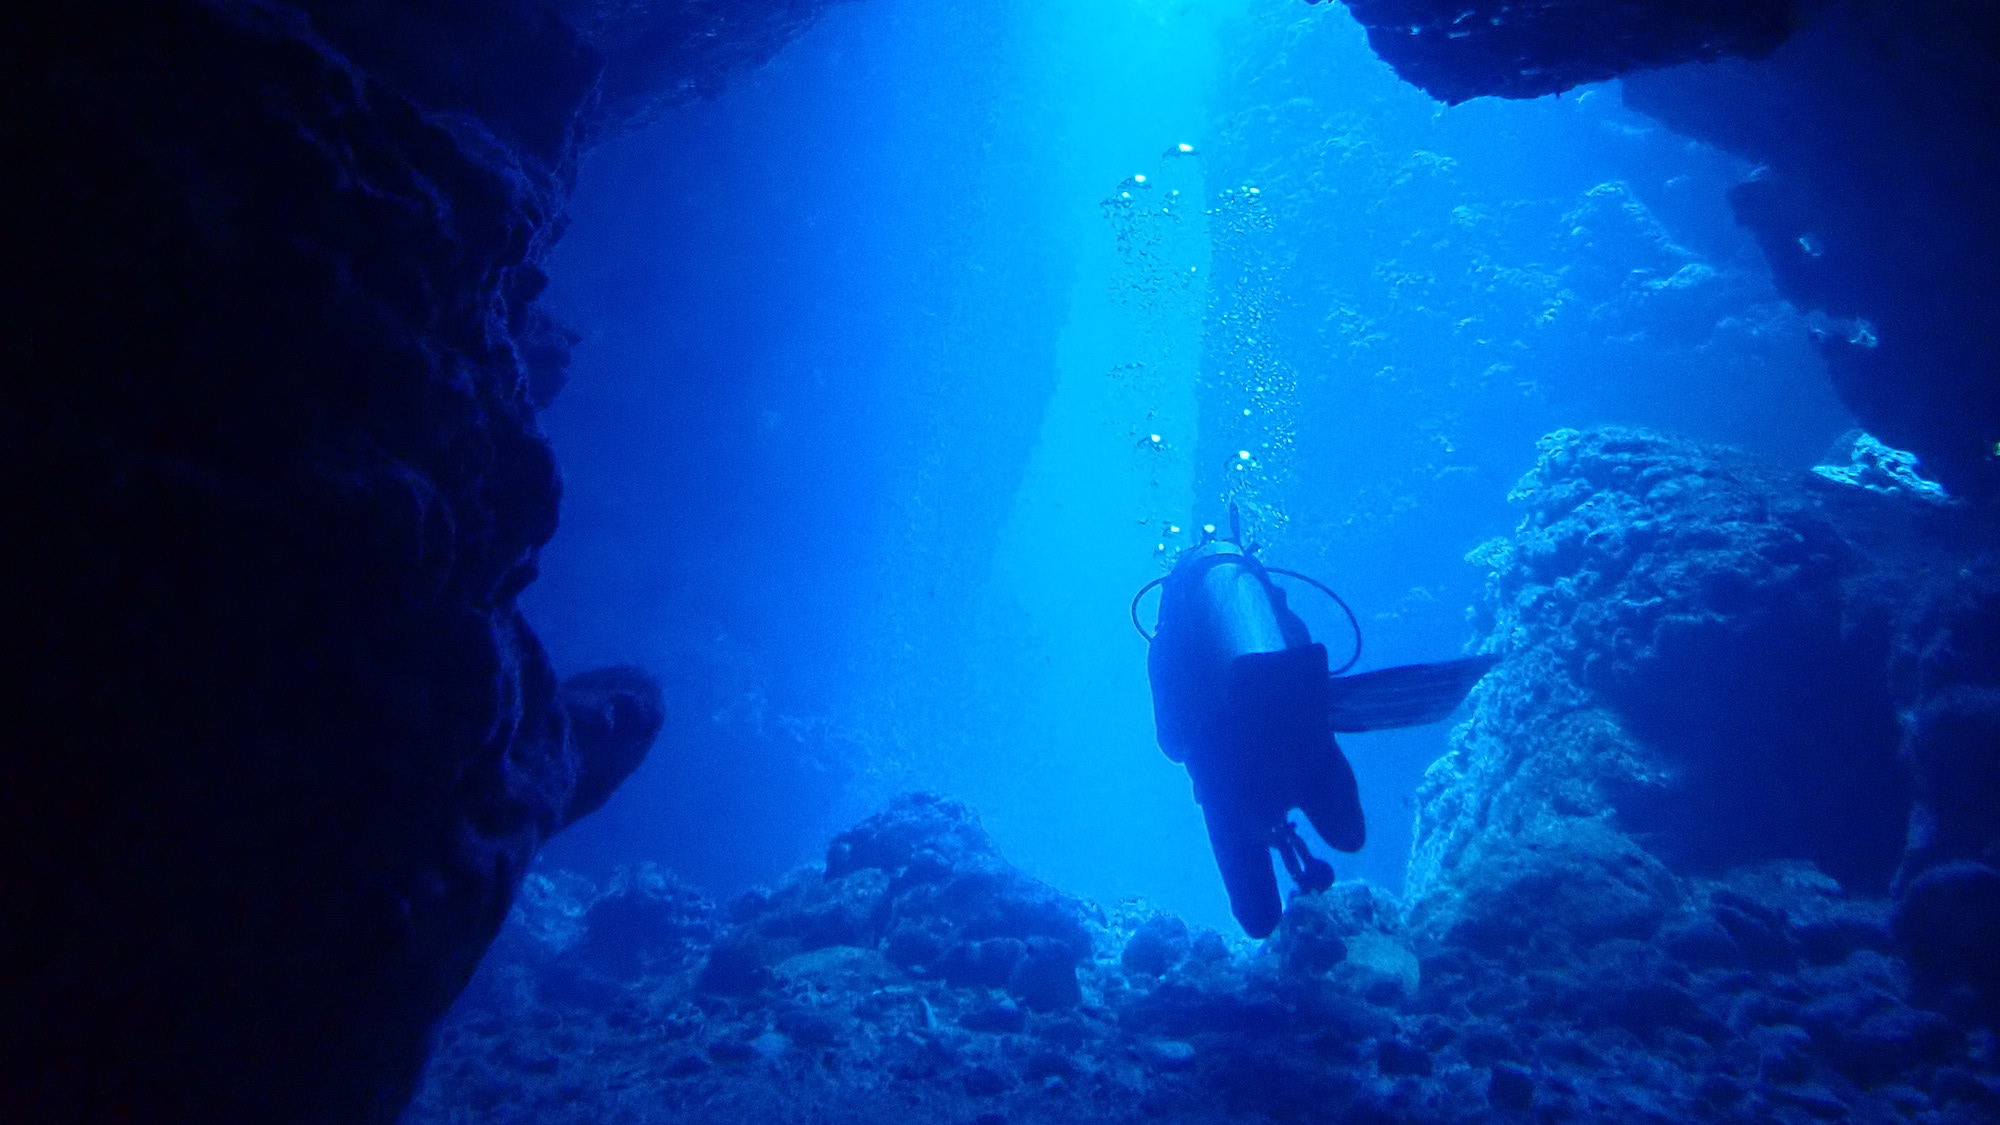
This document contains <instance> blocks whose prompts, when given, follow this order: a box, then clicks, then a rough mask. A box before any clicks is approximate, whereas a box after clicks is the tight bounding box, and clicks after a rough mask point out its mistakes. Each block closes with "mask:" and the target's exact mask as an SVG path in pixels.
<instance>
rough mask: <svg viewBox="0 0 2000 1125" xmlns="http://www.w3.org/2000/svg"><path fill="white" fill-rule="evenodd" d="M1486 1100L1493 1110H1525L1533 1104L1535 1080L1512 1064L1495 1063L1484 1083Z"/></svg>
mask: <svg viewBox="0 0 2000 1125" xmlns="http://www.w3.org/2000/svg"><path fill="white" fill-rule="evenodd" d="M1486 1100H1487V1101H1489V1102H1491V1103H1492V1104H1493V1107H1494V1108H1495V1109H1513V1110H1523V1109H1527V1108H1528V1107H1529V1106H1531V1105H1533V1104H1534V1103H1535V1080H1534V1078H1533V1077H1532V1076H1531V1075H1529V1073H1528V1072H1527V1071H1526V1070H1523V1069H1522V1068H1520V1067H1518V1066H1515V1065H1514V1064H1512V1063H1496V1064H1494V1067H1493V1077H1492V1078H1491V1079H1489V1080H1488V1081H1487V1083H1486Z"/></svg>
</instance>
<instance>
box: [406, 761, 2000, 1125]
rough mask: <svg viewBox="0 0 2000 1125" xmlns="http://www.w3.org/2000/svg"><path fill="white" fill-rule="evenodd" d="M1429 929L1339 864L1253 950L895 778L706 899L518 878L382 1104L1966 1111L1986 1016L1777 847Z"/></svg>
mask: <svg viewBox="0 0 2000 1125" xmlns="http://www.w3.org/2000/svg"><path fill="white" fill-rule="evenodd" d="M1543 874H1544V876H1545V877H1546V878H1547V879H1548V880H1549V881H1550V882H1551V883H1559V884H1560V883H1566V884H1567V887H1566V888H1565V889H1563V890H1561V891H1560V892H1558V894H1559V897H1557V898H1550V897H1538V896H1535V895H1533V894H1530V893H1527V892H1525V891H1524V892H1523V893H1522V895H1521V897H1519V898H1518V899H1512V900H1508V901H1500V902H1494V903H1493V912H1492V914H1491V915H1490V916H1488V917H1487V918H1486V919H1484V922H1485V924H1484V925H1480V926H1473V927H1469V930H1470V932H1468V933H1465V934H1463V935H1461V936H1460V937H1458V938H1457V939H1456V940H1451V941H1445V942H1435V941H1425V940H1421V939H1420V938H1419V937H1418V936H1417V935H1415V934H1413V933H1412V931H1411V930H1410V929H1409V928H1408V927H1407V926H1406V925H1405V923H1404V921H1403V911H1402V909H1401V906H1400V904H1399V903H1398V902H1396V901H1395V900H1394V899H1393V898H1390V897H1389V896H1387V895H1385V894H1383V893H1382V892H1380V891H1378V890H1375V889H1374V888H1371V887H1369V886H1367V885H1366V884H1342V885H1339V886H1337V887H1336V888H1335V889H1334V890H1333V891H1331V892H1329V893H1327V894H1324V895H1319V896H1312V897H1308V898H1305V899H1302V900H1300V901H1297V902H1295V903H1294V904H1293V906H1292V909H1291V910H1290V912H1289V913H1288V914H1287V915H1286V918H1285V921H1284V923H1283V924H1282V926H1281V927H1280V929H1279V932H1278V933H1277V935H1275V936H1274V937H1273V938H1272V940H1270V941H1269V942H1267V943H1259V944H1251V943H1246V942H1243V941H1242V940H1240V939H1231V938H1229V937H1227V936H1224V935H1221V934H1217V933H1214V932H1210V931H1205V930H1190V928H1189V927H1188V926H1187V925H1186V924H1185V923H1183V922H1181V921H1180V920H1178V919H1176V918H1174V917H1172V916H1169V915H1162V914H1157V913H1154V912H1151V911H1148V910H1146V909H1145V908H1144V907H1143V906H1141V905H1138V904H1131V905H1130V906H1129V907H1128V908H1127V909H1123V910H1119V911H1116V912H1110V913H1107V912H1105V911H1103V910H1099V909H1095V908H1092V907H1090V906H1088V905H1086V904H1084V903H1081V902H1079V901H1076V900H1074V899H1071V898H1069V897H1067V896H1064V895H1062V894H1060V893H1058V892H1056V891H1054V890H1052V889H1051V888H1049V887H1047V886H1045V885H1042V884H1039V883H1037V882H1035V881H1033V880H1031V879H1029V878H1027V877H1025V876H1023V875H1021V874H1020V873H1019V872H1017V871H1015V870H1013V869H1012V868H1011V867H1009V866H1008V865H1007V864H1006V863H1005V861H1004V860H1002V859H1001V858H1000V857H999V856H997V855H996V854H995V853H994V851H993V849H992V845H991V844H990V842H988V840H987V839H986V837H985V835H984V833H983V832H982V831H981V830H980V829H979V827H978V821H977V819H976V818H975V817H974V816H973V814H972V813H971V812H970V811H969V810H967V809H966V808H964V807H963V806H962V805H959V804H957V803H955V802H952V801H950V800H946V799H941V798H935V797H928V796H914V797H910V798H906V799H904V800H902V801H900V802H898V803H897V804H895V805H894V806H892V807H891V808H890V809H888V810H887V811H885V812H883V813H882V814H880V815H878V816H876V817H873V818H870V819H869V820H867V821H865V822H863V823H862V824H861V825H859V826H858V827H856V828H855V829H853V830H852V831H850V832H848V833H846V834H843V835H842V836H841V837H840V838H839V839H837V840H836V841H835V843H834V845H833V848H832V851H831V852H830V854H829V859H828V865H827V866H825V867H812V868H807V869H804V870H801V871H799V872H797V873H796V874H794V875H793V876H791V877H790V878H788V879H786V880H785V881H783V882H782V883H780V884H779V885H778V886H777V887H775V888H773V889H772V890H770V891H769V892H766V893H756V894H752V895H749V896H746V897H745V898H743V899H741V900H739V901H738V902H736V903H734V904H732V905H731V906H729V907H727V908H722V907H718V906H716V905H715V904H713V903H710V902H708V901H705V900H703V899H702V898H701V897H699V896H698V895H695V894H693V893H692V892H690V891H689V890H687V889H686V888H685V887H683V886H680V885H678V884H677V883H676V882H675V881H674V880H673V879H672V878H670V877H668V876H666V875H664V874H662V873H660V872H658V871H655V870H650V869H639V870H635V871H632V872H629V873H628V874H627V875H626V876H624V877H623V878H621V879H619V880H617V881H616V882H615V883H614V884H612V885H610V886H601V887H600V886H588V885H583V884H581V883H578V882H575V881H571V880H566V879H562V878H552V877H548V876H536V877H533V878H531V879H530V881H529V884H528V888H527V893H526V894H525V895H524V898H523V902H522V905H521V906H520V908H519V910H518V912H517V915H516V917H515V920H514V923H513V925H512V928H511V929H510V930H509V931H507V932H506V933H505V934H504V935H503V937H502V939H501V943H500V944H499V945H498V946H497V947H496V948H495V950H494V952H493V954H492V955H491V956H490V958H489V960H488V963H487V964H486V966H485V967H484V968H483V969H482V970H481V972H480V975H479V976H478V977H477V978H476V979H475V981H474V984H473V986H472V988H471V989H470V991H469V992H468V993H467V995H466V997H465V998H464V999H463V1000H462V1001H461V1003H460V1005H459V1007H458V1008H457V1009H456V1011H455V1012H454V1013H453V1015H452V1017H451V1018H450V1020H449V1021H448V1023H447V1024H446V1026H445V1028H444V1030H443V1031H442V1033H441V1037H440V1042H439V1047H438V1050H437V1053H436V1055H435V1057H434V1059H433V1063H432V1067H431V1071H430V1076H429V1080H428V1082H427V1084H426V1085H425V1086H424V1088H423V1090H422V1092H421V1093H420V1094H419V1096H418V1099H417V1102H416V1103H415V1106H414V1107H413V1109H412V1110H411V1112H410V1113H409V1114H408V1116H407V1117H406V1120H407V1121H409V1122H411V1123H412V1125H430V1123H438V1125H442V1123H446V1122H453V1123H456V1122H494V1123H498V1122H530V1121H532V1122H549V1123H559V1122H597V1123H610V1122H619V1123H624V1122H633V1123H637V1122H655V1121H659V1122H665V1121H696V1122H703V1121H718V1122H719V1121H749V1120H763V1121H800V1122H805V1121H811V1122H845V1121H865V1120H878V1121H880V1120H892V1121H893V1120H912V1121H914V1120H922V1121H938V1122H968V1123H977V1125H998V1123H1000V1122H1017V1121H1018V1122H1040V1121H1154V1120H1159V1121H1210V1120H1217V1121H1224V1120H1227V1121H1233V1120H1243V1121H1256V1120H1263V1119H1276V1120H1306V1121H1321V1120H1324V1121H1354V1122H1391V1121H1399V1122H1431V1121H1437V1122H1443V1121H1476V1120H1492V1119H1498V1120H1535V1121H1571V1120H1575V1121H1674V1120H1687V1119H1690V1118H1693V1119H1699V1120H1714V1121H1731V1122H1739V1121H1740V1122H1753V1121H1774V1122H1793V1121H1797V1122H1808V1121H1840V1120H1845V1121H1881V1122H1890V1121H1929V1122H1964V1123H1967V1125H1970V1123H1973V1122H1983V1121H1990V1120H1993V1119H1994V1116H1995V1114H2000V1057H1996V1043H1995V1039H1994V1035H1993V1033H1992V1031H1991V1030H1990V1029H1986V1028H1982V1027H1979V1026H1966V1025H1964V1024H1962V1023H1958V1022H1954V1021H1953V1020H1952V1019H1950V1018H1948V1017H1946V1016H1945V1015H1942V1014H1940V1013H1938V1012H1935V1011H1932V1010H1928V1009H1926V1008H1924V1007H1921V1006H1918V1005H1916V1004H1914V1003H1913V1002H1912V992H1911V985H1910V981H1909V972H1908V970H1907V968H1906V966H1905V965H1904V963H1903V962H1902V960H1901V959H1900V958H1899V957H1898V955H1897V953H1896V946H1895V939H1894V937H1893V936H1892V933H1891V929H1890V925H1889V915H1888V909H1887V905H1886V903H1884V902H1883V901H1881V900H1880V899H1871V898H1867V897H1860V896H1850V895H1848V894H1846V893H1844V892H1843V891H1842V890H1841V888H1840V886H1839V885H1838V884H1837V883H1835V882H1833V881H1832V880H1831V879H1829V878H1827V877H1826V876H1824V875H1822V874H1820V873H1819V872H1817V871H1816V870H1814V869H1813V868H1811V867H1810V866H1808V865H1805V864H1800V863H1783V862H1780V863H1772V864H1765V865H1759V866H1757V867H1754V868H1750V869H1746V870H1744V871H1741V872H1738V873H1735V874H1734V875H1732V876H1731V877H1730V878H1727V879H1720V880H1714V881H1705V882H1703V883H1701V884H1700V885H1699V886H1695V887H1689V888H1686V890H1685V892H1684V893H1683V894H1682V895H1681V896H1680V901H1679V902H1678V903H1677V905H1676V906H1675V907H1674V908H1673V909H1672V910H1670V911H1665V912H1661V911H1657V910H1653V909H1650V908H1646V907H1640V908H1637V909H1635V904H1634V896H1632V895H1631V894H1621V893H1619V883H1618V877H1619V876H1621V875H1624V874H1626V873H1625V872H1622V871H1618V870H1613V871H1611V872H1605V871H1601V870H1593V869H1590V868H1589V867H1588V866H1587V865H1586V864H1585V863H1584V862H1583V861H1578V862H1577V863H1576V864H1575V866H1573V867H1572V866H1564V867H1551V868H1547V869H1545V870H1544V872H1543Z"/></svg>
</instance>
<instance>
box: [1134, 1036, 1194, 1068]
mask: <svg viewBox="0 0 2000 1125" xmlns="http://www.w3.org/2000/svg"><path fill="white" fill-rule="evenodd" d="M1140 1054H1141V1055H1142V1056H1144V1058H1145V1059H1146V1061H1147V1062H1149V1063H1151V1064H1152V1065H1154V1066H1157V1067H1159V1068H1160V1069H1161V1070H1185V1069H1187V1068H1188V1067H1190V1066H1192V1065H1194V1044H1192V1043H1189V1042H1187V1041H1185V1040H1181V1039H1155V1040H1153V1041H1151V1042H1149V1043H1147V1044H1146V1045H1145V1046H1143V1047H1141V1048H1140Z"/></svg>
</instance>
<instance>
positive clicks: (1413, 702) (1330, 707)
mask: <svg viewBox="0 0 2000 1125" xmlns="http://www.w3.org/2000/svg"><path fill="white" fill-rule="evenodd" d="M1499 661H1500V658H1499V657H1498V656H1494V655H1486V656H1467V657H1463V658H1461V659H1458V660H1440V661H1438V662H1437V663H1435V664H1405V665H1403V666H1402V667H1400V668H1384V669H1382V670H1381V671H1379V672H1363V673H1361V674H1359V675H1355V676H1335V677H1333V680H1332V684H1331V687H1330V689H1329V691H1328V693H1327V707H1326V717H1327V726H1328V727H1329V728H1330V729H1332V730H1333V731H1334V733H1336V734H1354V733H1357V732H1360V731H1365V730H1390V729H1393V728H1395V727H1415V726H1422V725H1423V724H1425V723H1435V722H1437V721H1438V720H1439V719H1442V718H1444V717H1445V716H1447V715H1449V714H1451V713H1452V711H1453V709H1455V708H1456V707H1457V706H1458V705H1459V702H1460V701H1462V700H1463V699H1464V698H1465V695H1466V693H1467V692H1469V691H1471V690H1472V685H1473V684H1476V683H1478V682H1479V677H1481V676H1484V675H1485V674H1486V673H1487V671H1488V670H1489V669H1491V668H1492V667H1493V665H1495V664H1497V663H1499Z"/></svg>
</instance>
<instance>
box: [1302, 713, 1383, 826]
mask: <svg viewBox="0 0 2000 1125" xmlns="http://www.w3.org/2000/svg"><path fill="white" fill-rule="evenodd" d="M1304 765H1305V768H1304V769H1303V770H1302V771H1301V773H1302V775H1303V776H1301V777H1300V779H1299V788H1298V794H1299V805H1298V807H1299V809H1300V810H1301V811H1302V812H1304V813H1305V814H1306V819H1307V820H1310V821H1312V826H1313V831H1315V832H1317V833H1319V838H1320V839H1322V840H1325V841H1326V843H1327V846H1328V847H1330V848H1337V849H1339V850H1340V851H1343V852H1358V851H1360V850H1361V845H1362V844H1363V843H1365V842H1367V839H1368V830H1367V827H1366V825H1365V824H1364V822H1363V820H1362V817H1361V791H1360V790H1359V789H1358V788H1356V787H1355V784H1354V767H1352V766H1350V765H1348V764H1347V755H1345V754H1342V753H1341V752H1340V746H1339V744H1338V743H1336V742H1334V740H1333V737H1332V736H1331V735H1328V736H1327V738H1326V749H1325V751H1323V752H1322V753H1318V754H1313V755H1311V756H1310V757H1309V759H1308V760H1307V761H1306V762H1305V763H1304Z"/></svg>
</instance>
